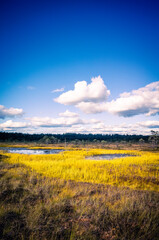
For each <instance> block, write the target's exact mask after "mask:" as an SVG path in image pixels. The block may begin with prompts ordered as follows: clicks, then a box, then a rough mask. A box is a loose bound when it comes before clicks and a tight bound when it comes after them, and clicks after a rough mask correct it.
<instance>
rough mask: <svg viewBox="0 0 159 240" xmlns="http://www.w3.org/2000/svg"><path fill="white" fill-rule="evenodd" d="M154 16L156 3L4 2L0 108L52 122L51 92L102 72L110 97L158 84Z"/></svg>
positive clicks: (158, 25) (158, 32)
mask: <svg viewBox="0 0 159 240" xmlns="http://www.w3.org/2000/svg"><path fill="white" fill-rule="evenodd" d="M158 13H159V1H153V0H152V1H144V0H143V1H141V0H138V1H136V0H133V1H120V0H119V1H113V0H112V1H47V0H46V1H28V0H14V1H12V0H11V1H9V0H1V1H0V22H1V24H0V35H1V38H0V104H3V105H5V106H6V107H11V106H13V107H22V108H23V109H24V111H26V113H27V114H28V116H33V114H37V115H40V114H42V115H45V114H47V115H50V116H53V115H54V114H55V113H56V108H58V110H59V111H62V110H64V106H61V105H57V104H55V103H54V102H53V101H52V98H53V97H56V96H57V94H54V96H53V95H52V94H51V90H53V89H56V88H61V87H65V89H66V90H69V89H73V85H74V83H75V82H77V81H81V80H86V81H88V82H89V81H90V78H91V77H93V76H94V77H95V76H97V75H99V74H100V75H101V76H102V78H103V79H104V81H105V84H106V85H107V86H108V89H110V91H111V94H112V95H111V97H112V98H114V97H117V96H118V95H119V94H120V93H122V92H124V91H131V90H133V89H137V88H139V87H143V86H145V85H146V84H148V83H150V82H153V81H158V80H159V14H158ZM27 86H34V87H35V90H33V91H28V90H27ZM111 97H110V99H111ZM39 106H41V108H39ZM49 109H52V112H51V113H50V112H49V111H50V110H49Z"/></svg>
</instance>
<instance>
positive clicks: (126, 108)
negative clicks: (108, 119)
mask: <svg viewBox="0 0 159 240" xmlns="http://www.w3.org/2000/svg"><path fill="white" fill-rule="evenodd" d="M105 108H106V110H107V111H109V112H111V113H113V114H117V115H119V116H123V117H131V116H134V115H139V114H146V115H147V116H150V115H155V114H158V113H159V81H158V82H153V83H151V84H149V85H147V86H145V87H143V88H139V89H138V90H133V91H132V92H128V93H123V94H121V95H120V97H119V98H117V99H116V100H113V101H111V102H108V103H107V104H106V106H105Z"/></svg>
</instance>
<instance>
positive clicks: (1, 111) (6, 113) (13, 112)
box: [0, 105, 24, 119]
mask: <svg viewBox="0 0 159 240" xmlns="http://www.w3.org/2000/svg"><path fill="white" fill-rule="evenodd" d="M23 113H24V112H23V109H21V108H12V107H11V108H5V107H4V106H3V105H0V118H1V119H4V118H7V117H15V116H22V115H23Z"/></svg>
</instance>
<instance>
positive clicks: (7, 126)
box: [0, 120, 30, 130]
mask: <svg viewBox="0 0 159 240" xmlns="http://www.w3.org/2000/svg"><path fill="white" fill-rule="evenodd" d="M29 126H30V124H29V123H26V122H13V121H12V120H8V121H6V122H4V123H1V124H0V129H3V130H5V129H13V128H26V127H29Z"/></svg>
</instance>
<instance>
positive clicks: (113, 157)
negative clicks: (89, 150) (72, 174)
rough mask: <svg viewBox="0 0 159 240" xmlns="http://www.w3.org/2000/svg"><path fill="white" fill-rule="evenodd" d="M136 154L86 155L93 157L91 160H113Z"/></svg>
mask: <svg viewBox="0 0 159 240" xmlns="http://www.w3.org/2000/svg"><path fill="white" fill-rule="evenodd" d="M131 156H134V155H130V154H100V155H94V156H90V157H86V159H91V160H111V159H115V158H122V157H131Z"/></svg>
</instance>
